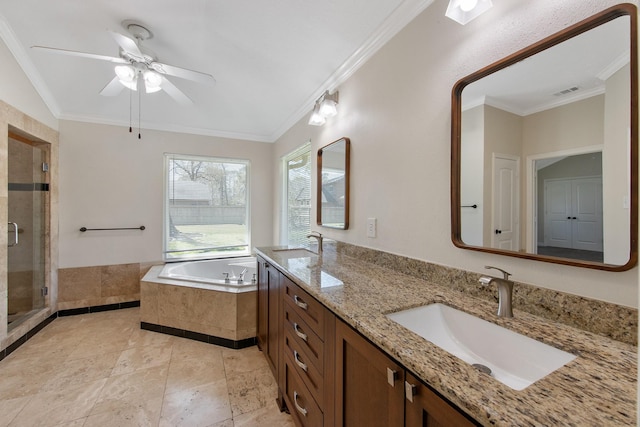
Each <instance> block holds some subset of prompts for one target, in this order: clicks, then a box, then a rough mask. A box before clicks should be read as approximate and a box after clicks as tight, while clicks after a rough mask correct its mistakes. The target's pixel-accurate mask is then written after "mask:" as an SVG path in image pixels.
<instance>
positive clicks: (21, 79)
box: [0, 39, 58, 129]
mask: <svg viewBox="0 0 640 427" xmlns="http://www.w3.org/2000/svg"><path fill="white" fill-rule="evenodd" d="M0 76H1V77H0V100H2V101H4V102H6V103H7V104H9V105H11V106H12V107H14V108H16V109H17V110H19V111H21V112H23V113H24V114H27V115H29V116H31V117H33V118H34V119H36V120H38V121H40V122H42V123H43V124H45V125H47V126H49V127H50V128H52V129H58V120H57V119H56V118H55V117H54V116H53V114H52V113H51V111H50V110H49V108H48V107H47V105H46V104H45V103H44V101H43V100H42V98H41V97H40V95H39V94H38V92H36V90H35V89H34V88H33V85H32V84H31V82H30V81H29V79H28V78H27V76H26V75H25V73H24V72H23V71H22V68H20V65H19V64H18V62H17V61H16V59H15V58H14V57H13V55H12V54H11V51H10V50H9V48H8V47H7V45H5V44H4V42H3V41H2V40H1V39H0Z"/></svg>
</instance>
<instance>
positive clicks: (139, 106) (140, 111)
mask: <svg viewBox="0 0 640 427" xmlns="http://www.w3.org/2000/svg"><path fill="white" fill-rule="evenodd" d="M141 116H142V89H139V90H138V139H142V135H141V134H140V117H141Z"/></svg>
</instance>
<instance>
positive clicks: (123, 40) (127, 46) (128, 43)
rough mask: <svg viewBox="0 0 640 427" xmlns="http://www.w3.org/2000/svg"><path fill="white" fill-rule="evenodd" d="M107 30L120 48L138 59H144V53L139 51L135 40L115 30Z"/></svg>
mask: <svg viewBox="0 0 640 427" xmlns="http://www.w3.org/2000/svg"><path fill="white" fill-rule="evenodd" d="M107 31H108V32H109V34H111V37H113V39H114V40H115V41H116V43H118V46H120V47H121V48H122V50H124V51H125V52H127V53H130V54H132V55H134V56H136V57H137V58H139V60H140V61H144V55H143V53H142V52H140V48H139V47H138V44H137V43H136V42H135V40H133V39H131V38H129V37H127V36H124V35H122V34H120V33H116V32H115V31H111V30H107Z"/></svg>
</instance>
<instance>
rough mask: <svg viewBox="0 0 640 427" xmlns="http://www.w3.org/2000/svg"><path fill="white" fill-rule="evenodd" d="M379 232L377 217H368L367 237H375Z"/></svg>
mask: <svg viewBox="0 0 640 427" xmlns="http://www.w3.org/2000/svg"><path fill="white" fill-rule="evenodd" d="M377 233H378V224H377V220H376V219H375V218H367V237H371V238H374V237H376V234H377Z"/></svg>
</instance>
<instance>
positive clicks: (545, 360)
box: [387, 304, 576, 390]
mask: <svg viewBox="0 0 640 427" xmlns="http://www.w3.org/2000/svg"><path fill="white" fill-rule="evenodd" d="M387 317H388V318H389V319H391V320H393V321H395V322H397V323H399V324H401V325H402V326H404V327H405V328H407V329H409V330H411V331H413V332H415V333H416V334H418V335H420V336H422V337H423V338H425V339H427V340H428V341H430V342H432V343H433V344H435V345H437V346H438V347H440V348H442V349H443V350H446V351H447V352H449V353H451V354H452V355H454V356H456V357H458V358H460V359H462V360H463V361H465V362H467V363H469V364H472V365H480V366H481V367H487V368H489V369H490V370H491V375H492V376H493V377H494V378H495V379H497V380H498V381H500V382H502V383H503V384H505V385H507V386H509V387H511V388H513V389H515V390H523V389H525V388H526V387H528V386H529V385H531V384H533V383H534V382H536V381H538V380H539V379H541V378H543V377H545V376H547V375H548V374H550V373H551V372H553V371H555V370H556V369H559V368H561V367H562V366H564V365H565V364H567V363H569V362H570V361H572V360H573V359H575V358H576V356H574V355H573V354H571V353H567V352H565V351H562V350H558V349H557V348H555V347H551V346H550V345H547V344H544V343H541V342H539V341H536V340H534V339H532V338H529V337H526V336H524V335H520V334H518V333H516V332H513V331H510V330H509V329H506V328H503V327H501V326H498V325H496V324H493V323H491V322H487V321H485V320H483V319H480V318H478V317H475V316H472V315H470V314H468V313H465V312H463V311H460V310H456V309H454V308H451V307H449V306H446V305H444V304H430V305H425V306H422V307H417V308H412V309H409V310H404V311H399V312H396V313H391V314H388V315H387Z"/></svg>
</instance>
